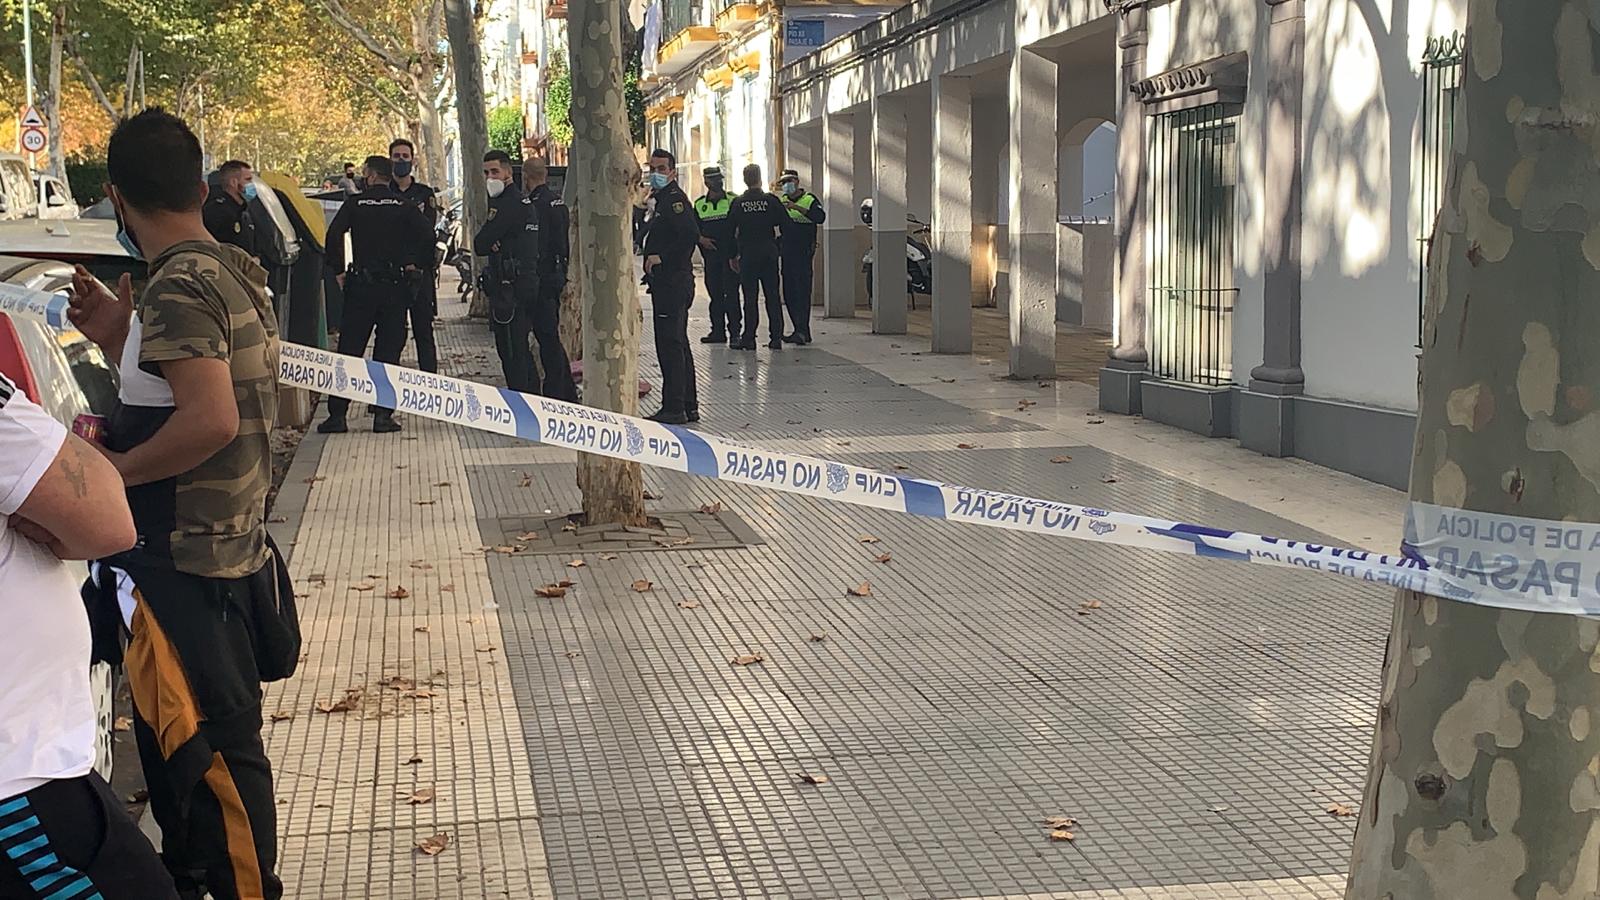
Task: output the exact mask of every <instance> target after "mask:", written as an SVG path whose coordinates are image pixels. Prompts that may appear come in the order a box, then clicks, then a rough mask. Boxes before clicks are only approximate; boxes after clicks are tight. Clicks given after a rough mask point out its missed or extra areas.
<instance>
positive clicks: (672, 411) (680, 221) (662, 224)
mask: <svg viewBox="0 0 1600 900" xmlns="http://www.w3.org/2000/svg"><path fill="white" fill-rule="evenodd" d="M677 162H678V161H677V159H676V158H675V157H674V156H673V155H672V154H671V153H670V152H668V151H666V150H659V149H658V150H655V151H653V152H651V154H650V189H651V198H652V199H653V200H654V201H655V211H654V212H653V213H652V214H651V218H650V221H648V222H646V223H645V233H644V277H645V283H646V284H648V285H649V286H650V296H651V299H652V302H651V306H652V307H653V308H654V310H655V327H656V358H657V359H658V360H660V362H661V410H660V412H657V413H656V414H655V415H653V416H651V417H650V418H651V419H653V420H655V421H657V422H661V423H662V424H665V425H683V424H686V423H689V422H698V421H700V397H699V394H698V392H697V391H696V389H695V373H694V355H693V354H692V353H691V352H690V350H689V305H690V304H691V303H693V302H694V262H693V258H694V248H695V247H696V246H698V245H699V243H700V228H699V226H698V225H697V224H696V223H695V215H694V209H693V208H692V207H691V205H690V203H689V197H688V195H686V194H684V192H683V189H682V188H680V187H678V169H677Z"/></svg>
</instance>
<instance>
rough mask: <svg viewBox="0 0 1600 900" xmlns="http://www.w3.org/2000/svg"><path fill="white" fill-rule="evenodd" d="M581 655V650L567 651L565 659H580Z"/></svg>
mask: <svg viewBox="0 0 1600 900" xmlns="http://www.w3.org/2000/svg"><path fill="white" fill-rule="evenodd" d="M582 655H583V651H582V650H568V651H567V659H577V658H578V657H580V656H582Z"/></svg>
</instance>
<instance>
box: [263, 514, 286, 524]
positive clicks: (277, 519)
mask: <svg viewBox="0 0 1600 900" xmlns="http://www.w3.org/2000/svg"><path fill="white" fill-rule="evenodd" d="M287 521H289V517H288V516H273V517H272V518H270V519H268V520H267V524H268V525H281V524H283V523H284V522H287Z"/></svg>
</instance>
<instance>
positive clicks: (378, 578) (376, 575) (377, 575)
mask: <svg viewBox="0 0 1600 900" xmlns="http://www.w3.org/2000/svg"><path fill="white" fill-rule="evenodd" d="M367 577H368V578H372V579H377V580H382V579H383V576H382V575H379V574H377V573H375V572H368V573H367Z"/></svg>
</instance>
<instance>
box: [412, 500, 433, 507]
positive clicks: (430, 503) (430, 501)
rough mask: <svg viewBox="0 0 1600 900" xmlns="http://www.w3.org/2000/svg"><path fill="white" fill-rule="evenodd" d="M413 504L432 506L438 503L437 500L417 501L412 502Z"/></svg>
mask: <svg viewBox="0 0 1600 900" xmlns="http://www.w3.org/2000/svg"><path fill="white" fill-rule="evenodd" d="M414 502H415V503H416V504H417V505H418V506H432V505H434V504H435V503H438V502H439V501H437V500H417V501H414Z"/></svg>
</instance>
